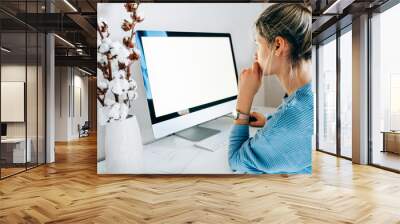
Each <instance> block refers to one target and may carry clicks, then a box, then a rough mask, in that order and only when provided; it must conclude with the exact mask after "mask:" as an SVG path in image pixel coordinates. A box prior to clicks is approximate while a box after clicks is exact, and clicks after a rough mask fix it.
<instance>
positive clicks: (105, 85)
mask: <svg viewBox="0 0 400 224" xmlns="http://www.w3.org/2000/svg"><path fill="white" fill-rule="evenodd" d="M97 87H98V88H99V89H101V90H105V89H107V88H108V80H107V79H102V80H100V79H97Z"/></svg>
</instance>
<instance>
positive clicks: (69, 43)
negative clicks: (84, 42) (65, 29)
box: [54, 34, 75, 48]
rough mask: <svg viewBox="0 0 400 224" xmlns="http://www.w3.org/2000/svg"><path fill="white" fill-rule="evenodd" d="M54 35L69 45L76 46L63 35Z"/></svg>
mask: <svg viewBox="0 0 400 224" xmlns="http://www.w3.org/2000/svg"><path fill="white" fill-rule="evenodd" d="M54 36H55V37H57V38H58V39H59V40H61V41H62V42H64V43H66V44H67V45H69V46H71V47H73V48H75V45H73V44H72V43H71V42H69V41H68V40H66V39H64V38H62V37H60V36H59V35H57V34H54Z"/></svg>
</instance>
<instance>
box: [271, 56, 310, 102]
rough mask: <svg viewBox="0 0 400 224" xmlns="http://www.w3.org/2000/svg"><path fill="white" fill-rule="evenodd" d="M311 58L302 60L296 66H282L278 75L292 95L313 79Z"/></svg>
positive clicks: (283, 85)
mask: <svg viewBox="0 0 400 224" xmlns="http://www.w3.org/2000/svg"><path fill="white" fill-rule="evenodd" d="M310 70H311V60H309V61H304V60H303V61H301V62H300V63H299V64H298V65H297V66H296V67H295V68H293V69H291V67H290V66H287V67H285V68H282V70H281V71H280V72H278V74H277V75H276V76H277V77H278V79H279V81H280V83H281V86H282V87H283V89H284V90H285V91H286V93H287V94H288V95H289V96H290V95H292V93H294V92H296V90H297V89H299V88H301V87H302V86H304V85H305V84H307V83H309V82H310V81H311V71H310Z"/></svg>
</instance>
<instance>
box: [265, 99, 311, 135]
mask: <svg viewBox="0 0 400 224" xmlns="http://www.w3.org/2000/svg"><path fill="white" fill-rule="evenodd" d="M313 102H314V99H313V96H301V97H298V98H294V99H292V100H291V101H290V102H287V103H286V104H284V105H282V106H281V107H280V109H279V110H278V111H276V112H275V113H274V114H273V116H272V117H271V118H270V119H269V120H268V122H267V124H266V125H265V127H264V133H274V132H275V131H279V129H280V130H284V131H285V132H287V133H289V132H290V131H306V130H307V131H308V130H310V131H312V128H313V126H314V124H313V121H314V106H313ZM279 132H280V131H279Z"/></svg>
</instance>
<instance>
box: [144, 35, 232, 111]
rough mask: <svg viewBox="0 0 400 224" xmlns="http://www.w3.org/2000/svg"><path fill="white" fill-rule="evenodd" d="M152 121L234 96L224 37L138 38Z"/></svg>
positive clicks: (230, 55)
mask: <svg viewBox="0 0 400 224" xmlns="http://www.w3.org/2000/svg"><path fill="white" fill-rule="evenodd" d="M142 44H143V50H144V54H145V58H146V66H147V71H148V78H149V82H150V87H151V93H152V97H153V104H154V110H155V114H156V117H160V116H162V115H166V114H170V113H174V112H179V111H182V110H186V109H189V108H192V107H195V106H199V105H203V104H206V103H210V102H214V101H217V100H221V99H225V98H227V97H231V96H235V95H237V82H236V74H235V65H234V62H233V57H232V52H231V45H230V41H229V38H228V37H142Z"/></svg>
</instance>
